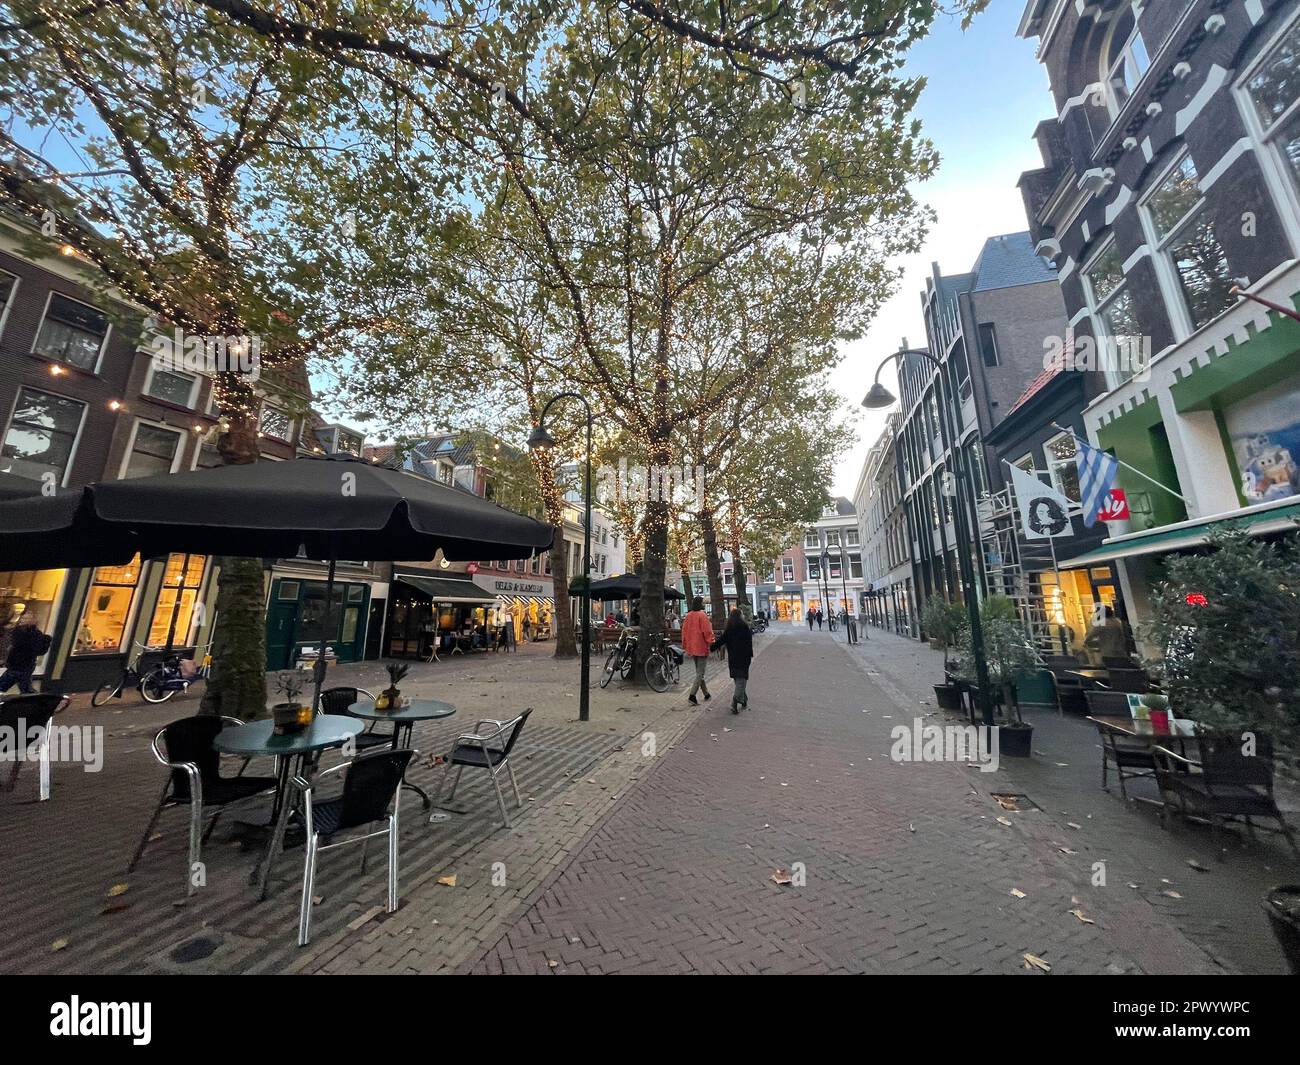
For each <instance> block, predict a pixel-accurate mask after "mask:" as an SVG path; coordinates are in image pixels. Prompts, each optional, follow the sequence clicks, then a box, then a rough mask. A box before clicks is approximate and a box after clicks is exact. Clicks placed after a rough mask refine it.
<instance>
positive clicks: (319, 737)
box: [212, 714, 365, 756]
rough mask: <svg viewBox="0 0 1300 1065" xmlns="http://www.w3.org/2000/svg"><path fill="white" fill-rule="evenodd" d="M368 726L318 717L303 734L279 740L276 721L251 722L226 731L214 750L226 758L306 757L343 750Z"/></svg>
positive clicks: (345, 719) (334, 716)
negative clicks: (283, 755) (334, 748)
mask: <svg viewBox="0 0 1300 1065" xmlns="http://www.w3.org/2000/svg"><path fill="white" fill-rule="evenodd" d="M364 727H365V726H364V725H362V724H361V722H360V721H358V720H357V719H356V718H353V717H344V716H343V715H342V714H317V715H316V719H315V720H314V721H312V723H311V724H310V725H308V726H307V727H306V728H305V729H303V730H302V731H301V732H295V733H292V734H290V735H287V736H277V735H276V734H275V732H274V729H275V722H274V721H251V722H249V723H248V724H247V725H238V726H236V727H235V728H228V729H222V730H221V732H220V733H218V734H217V738H216V739H215V740H213V741H212V746H213V747H215V748H216V749H217V750H219V751H223V752H224V753H226V754H244V755H250V756H251V755H259V754H262V755H269V754H306V753H307V752H309V751H321V750H324V749H325V748H326V747H341V746H342V745H343V744H345V743H346V742H347V741H348V740H349V739H351V738H352V737H353V736H356V735H357V734H359V733H360V732H361V730H362V729H363V728H364Z"/></svg>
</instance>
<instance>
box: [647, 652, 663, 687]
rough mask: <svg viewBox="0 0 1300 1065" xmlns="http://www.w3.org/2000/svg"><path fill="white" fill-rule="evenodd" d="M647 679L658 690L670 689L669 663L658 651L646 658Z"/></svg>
mask: <svg viewBox="0 0 1300 1065" xmlns="http://www.w3.org/2000/svg"><path fill="white" fill-rule="evenodd" d="M645 681H646V683H647V684H649V685H650V687H652V688H653V689H654V690H655V691H657V692H666V691H667V690H668V664H667V662H665V661H664V656H663V655H661V654H660V653H659V652H658V651H656V652H655V653H654V654H652V655H651V656H650V657H649V658H647V659H646V660H645Z"/></svg>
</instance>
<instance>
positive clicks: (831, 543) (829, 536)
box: [826, 529, 840, 547]
mask: <svg viewBox="0 0 1300 1065" xmlns="http://www.w3.org/2000/svg"><path fill="white" fill-rule="evenodd" d="M826 546H827V547H839V546H840V532H839V530H838V529H827V530H826Z"/></svg>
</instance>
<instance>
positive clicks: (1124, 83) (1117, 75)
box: [1100, 8, 1151, 120]
mask: <svg viewBox="0 0 1300 1065" xmlns="http://www.w3.org/2000/svg"><path fill="white" fill-rule="evenodd" d="M1150 69H1151V57H1150V55H1148V54H1147V48H1146V44H1145V43H1144V42H1143V40H1142V33H1141V31H1140V30H1139V29H1138V20H1137V17H1136V16H1135V15H1134V14H1133V10H1132V8H1128V9H1126V10H1125V11H1124V12H1123V14H1121V15H1120V16H1119V17H1118V18H1116V19H1115V22H1114V24H1113V25H1112V26H1111V28H1110V32H1109V33H1108V34H1107V35H1106V44H1105V47H1103V48H1102V50H1101V71H1100V73H1101V81H1102V84H1103V86H1104V87H1105V90H1106V107H1107V108H1108V109H1109V111H1110V117H1111V119H1112V120H1114V119H1115V118H1118V117H1119V113H1120V111H1122V110H1123V109H1124V105H1125V104H1126V103H1127V102H1128V98H1129V97H1130V96H1132V95H1133V93H1134V92H1136V91H1137V87H1138V84H1139V83H1140V82H1141V81H1142V78H1143V75H1145V74H1146V72H1147V71H1148V70H1150Z"/></svg>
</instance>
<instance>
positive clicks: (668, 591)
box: [569, 573, 686, 603]
mask: <svg viewBox="0 0 1300 1065" xmlns="http://www.w3.org/2000/svg"><path fill="white" fill-rule="evenodd" d="M569 594H570V595H581V594H582V580H581V578H579V579H578V580H575V581H574V582H573V583H572V584H570V585H569ZM591 597H592V599H599V600H600V601H601V602H602V603H607V602H609V601H610V600H613V599H639V598H641V578H640V577H638V576H637V575H636V574H635V573H623V574H620V575H619V576H617V577H606V578H605V579H604V580H599V581H592V582H591ZM664 598H665V599H685V598H686V596H685V595H684V594H682V593H681V592H679V591H678V590H677V589H676V588H665V589H664Z"/></svg>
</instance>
